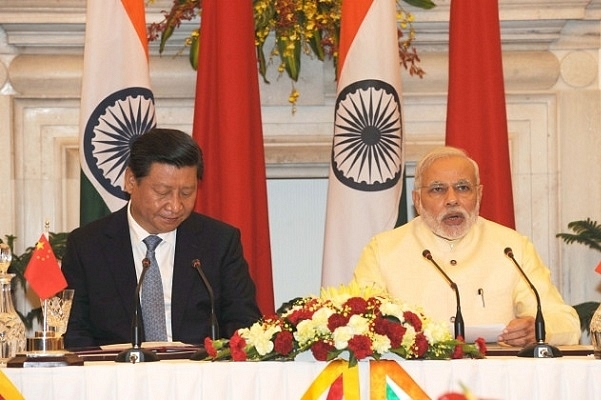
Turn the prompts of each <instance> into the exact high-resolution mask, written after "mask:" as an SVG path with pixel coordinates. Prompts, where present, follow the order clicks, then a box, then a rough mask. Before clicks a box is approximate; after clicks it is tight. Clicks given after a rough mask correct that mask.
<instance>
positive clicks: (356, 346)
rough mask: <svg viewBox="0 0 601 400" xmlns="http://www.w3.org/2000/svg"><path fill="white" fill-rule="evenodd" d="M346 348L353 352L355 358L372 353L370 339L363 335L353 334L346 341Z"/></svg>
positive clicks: (359, 358) (358, 358) (361, 357)
mask: <svg viewBox="0 0 601 400" xmlns="http://www.w3.org/2000/svg"><path fill="white" fill-rule="evenodd" d="M348 348H349V350H350V351H352V352H353V354H355V357H357V360H361V359H363V358H365V357H369V356H371V355H372V354H373V350H372V349H371V340H370V339H369V337H367V336H365V335H355V336H353V337H352V338H351V340H349V341H348Z"/></svg>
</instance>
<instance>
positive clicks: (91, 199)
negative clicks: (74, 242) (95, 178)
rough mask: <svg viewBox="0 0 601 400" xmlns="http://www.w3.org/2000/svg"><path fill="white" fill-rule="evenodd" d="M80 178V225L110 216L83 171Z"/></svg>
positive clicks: (100, 197)
mask: <svg viewBox="0 0 601 400" xmlns="http://www.w3.org/2000/svg"><path fill="white" fill-rule="evenodd" d="M79 177H80V179H79V182H80V189H79V204H80V206H79V224H80V225H81V226H83V225H85V224H87V223H89V222H92V221H94V220H96V219H98V218H101V217H104V216H105V215H109V214H110V210H109V208H108V207H107V205H106V204H105V203H104V200H102V196H100V194H99V193H98V192H97V191H96V188H94V186H93V185H92V183H91V182H90V181H89V179H88V177H87V176H86V174H84V173H83V171H80V174H79Z"/></svg>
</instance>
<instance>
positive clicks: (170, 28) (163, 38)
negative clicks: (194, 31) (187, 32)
mask: <svg viewBox="0 0 601 400" xmlns="http://www.w3.org/2000/svg"><path fill="white" fill-rule="evenodd" d="M174 30H175V25H174V24H173V22H172V21H171V20H169V21H167V27H166V28H165V30H164V31H163V33H161V41H160V42H159V54H163V51H164V50H165V44H167V40H169V38H170V37H171V35H173V31H174Z"/></svg>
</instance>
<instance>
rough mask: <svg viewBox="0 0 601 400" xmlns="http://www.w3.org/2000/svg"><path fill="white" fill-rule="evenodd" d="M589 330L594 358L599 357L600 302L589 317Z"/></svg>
mask: <svg viewBox="0 0 601 400" xmlns="http://www.w3.org/2000/svg"><path fill="white" fill-rule="evenodd" d="M590 332H591V343H592V344H593V351H594V354H595V358H596V359H601V304H599V307H597V309H596V310H595V313H594V314H593V318H591V325H590Z"/></svg>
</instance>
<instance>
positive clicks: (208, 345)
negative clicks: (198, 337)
mask: <svg viewBox="0 0 601 400" xmlns="http://www.w3.org/2000/svg"><path fill="white" fill-rule="evenodd" d="M205 350H206V351H207V354H208V355H209V356H210V357H213V358H215V357H217V350H215V346H213V341H212V340H211V338H210V337H206V338H205Z"/></svg>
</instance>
